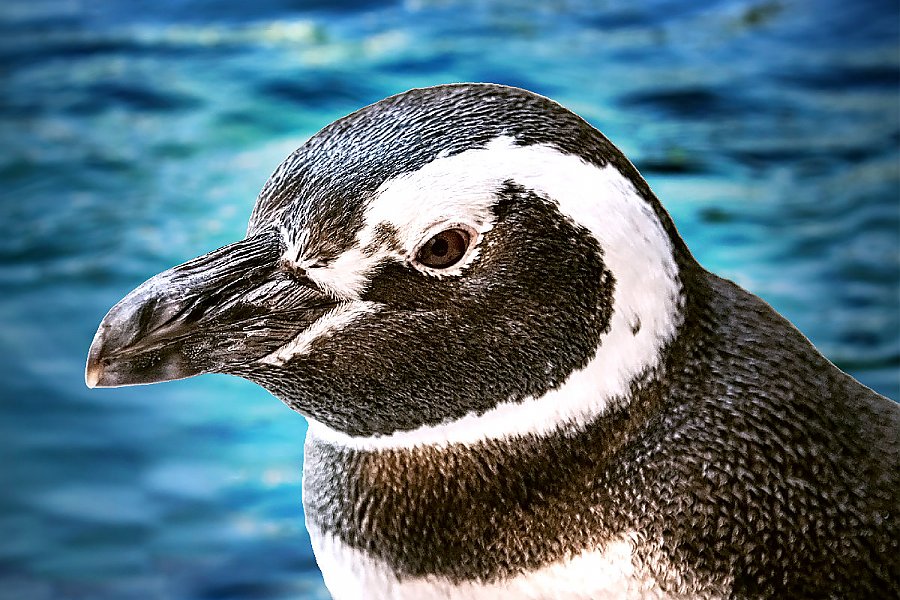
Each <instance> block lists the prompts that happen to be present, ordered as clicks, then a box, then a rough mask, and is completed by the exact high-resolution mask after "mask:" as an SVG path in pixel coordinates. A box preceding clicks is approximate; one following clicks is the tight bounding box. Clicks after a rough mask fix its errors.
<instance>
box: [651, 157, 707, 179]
mask: <svg viewBox="0 0 900 600" xmlns="http://www.w3.org/2000/svg"><path fill="white" fill-rule="evenodd" d="M634 166H635V167H637V170H638V171H640V172H641V173H643V174H644V175H705V174H709V173H711V172H712V170H713V169H712V168H711V167H710V165H709V164H707V163H704V162H701V161H697V160H693V159H690V158H687V157H659V158H654V157H648V158H642V159H640V160H637V161H635V163H634Z"/></svg>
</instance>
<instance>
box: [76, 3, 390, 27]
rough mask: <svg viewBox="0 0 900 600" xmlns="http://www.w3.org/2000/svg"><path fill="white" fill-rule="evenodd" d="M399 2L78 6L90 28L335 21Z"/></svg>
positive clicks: (86, 4)
mask: <svg viewBox="0 0 900 600" xmlns="http://www.w3.org/2000/svg"><path fill="white" fill-rule="evenodd" d="M399 3H400V0H299V1H298V0H255V1H253V2H221V1H219V0H191V1H189V2H186V1H184V0H160V1H158V2H149V3H145V4H142V5H141V9H140V10H135V7H134V3H133V2H131V0H106V1H104V2H96V3H85V4H83V5H81V16H82V18H84V19H86V20H87V21H88V22H89V23H90V24H91V25H92V26H94V27H113V26H118V25H122V24H129V23H138V22H139V23H159V24H171V23H186V24H198V23H203V24H208V23H222V24H230V23H247V22H252V21H268V20H275V19H290V18H294V17H298V16H309V15H313V14H320V15H326V16H328V17H330V18H335V17H338V16H341V15H353V14H359V13H362V12H365V11H371V10H379V9H385V8H390V7H392V6H396V5H398V4H399Z"/></svg>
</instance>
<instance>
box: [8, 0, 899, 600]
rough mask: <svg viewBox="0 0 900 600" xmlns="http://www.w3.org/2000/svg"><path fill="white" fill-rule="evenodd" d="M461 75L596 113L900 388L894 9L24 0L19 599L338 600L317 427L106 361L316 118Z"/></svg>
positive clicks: (883, 383)
mask: <svg viewBox="0 0 900 600" xmlns="http://www.w3.org/2000/svg"><path fill="white" fill-rule="evenodd" d="M451 81H492V82H499V83H505V84H511V85H516V86H521V87H525V88H528V89H531V90H533V91H536V92H539V93H541V94H544V95H547V96H550V97H552V98H554V99H556V100H558V101H559V102H561V103H563V104H564V105H566V106H568V107H570V108H571V109H573V110H575V111H576V112H578V113H579V114H581V115H582V116H583V117H585V118H586V119H587V120H589V121H590V122H591V123H593V124H594V125H596V126H597V127H598V128H600V129H601V130H602V131H603V132H604V133H606V135H607V136H608V137H610V138H611V139H612V140H613V142H614V143H616V144H617V145H619V147H620V148H622V149H623V150H624V151H625V153H626V154H627V155H628V156H629V157H630V158H631V159H632V160H633V161H634V162H635V163H636V164H637V166H638V168H639V169H640V170H641V171H642V172H643V173H644V175H645V176H646V178H647V179H648V180H649V181H650V184H651V186H652V187H653V188H654V189H655V191H656V193H657V195H659V197H660V198H661V199H662V201H663V203H664V204H665V205H666V206H667V208H668V209H669V211H670V212H671V213H672V215H673V217H674V218H675V222H676V223H677V224H678V226H679V229H680V231H681V233H682V235H683V237H684V238H685V239H686V241H687V243H688V245H689V246H690V247H691V248H692V249H693V251H694V254H695V255H696V256H697V258H698V259H699V260H700V262H701V263H703V264H704V265H705V266H706V267H707V268H709V269H711V270H714V271H716V272H717V273H719V274H721V275H724V276H726V277H729V278H731V279H734V280H735V281H737V282H738V283H739V284H741V285H743V286H744V287H746V288H748V289H749V290H751V291H753V292H755V293H756V294H758V295H760V296H762V297H763V298H764V299H766V300H767V301H768V302H770V303H771V304H772V305H774V306H775V308H776V309H778V310H779V311H781V312H782V313H783V314H784V315H786V316H787V317H788V318H789V319H791V320H792V321H793V322H794V323H795V324H796V325H797V326H798V327H799V328H800V329H801V330H802V331H803V332H804V333H805V334H806V335H807V336H808V337H809V338H810V339H811V340H812V341H813V342H814V343H815V344H816V345H817V346H818V347H819V348H820V349H821V350H822V351H823V352H824V353H825V354H826V355H827V356H828V357H829V358H831V360H833V361H834V362H836V363H837V364H838V365H839V366H841V367H842V368H843V369H845V370H847V371H849V372H850V373H852V374H853V375H854V376H856V377H857V378H859V379H860V380H862V381H863V382H864V383H865V384H867V385H869V386H871V387H872V388H874V389H875V390H877V391H879V392H881V393H882V394H886V395H888V396H890V397H891V398H893V399H895V400H897V399H898V398H900V374H898V373H900V285H898V284H900V177H898V171H900V168H898V165H900V161H898V158H900V5H898V4H897V2H896V0H887V1H883V2H878V1H858V2H847V1H846V0H815V1H813V0H711V1H704V2H686V1H680V0H650V1H647V2H638V1H636V0H607V1H596V2H587V1H584V2H580V1H575V0H572V1H569V0H548V1H546V2H539V3H537V2H526V1H524V0H523V1H519V2H516V1H495V2H479V1H476V0H470V1H466V0H406V1H379V0H369V1H365V0H359V1H356V2H353V1H343V2H340V1H335V2H329V1H327V0H308V1H305V2H304V1H299V0H298V1H294V2H292V1H289V0H254V1H253V2H246V1H237V0H236V1H232V2H213V1H211V0H194V1H188V0H157V1H155V2H147V3H143V2H132V1H129V0H3V4H2V7H0V82H2V88H0V148H2V151H0V224H2V227H3V233H2V235H0V597H2V598H4V599H5V598H9V599H16V600H19V599H38V600H39V599H44V598H54V599H55V598H85V599H88V598H89V599H107V598H110V599H112V598H116V599H118V598H140V599H152V598H179V599H180V598H189V599H195V598H196V599H226V598H267V599H269V598H271V599H274V598H324V597H326V592H325V591H324V588H323V587H322V584H321V579H320V576H319V574H318V571H317V569H316V566H315V561H314V559H313V557H312V553H311V551H310V547H309V540H308V537H307V534H306V532H305V529H304V525H303V515H302V509H301V505H300V473H301V462H302V449H303V447H302V442H303V437H304V432H305V423H304V420H303V419H302V417H300V416H299V415H297V414H295V413H293V412H292V411H290V410H289V409H287V408H286V407H284V406H283V405H282V404H281V403H280V402H279V401H278V400H276V399H275V398H273V397H271V396H269V395H268V394H267V393H266V392H264V391H263V390H262V389H260V388H258V387H255V386H253V385H251V384H248V383H246V382H243V381H240V380H238V379H235V378H228V377H221V376H204V377H200V378H196V379H193V380H188V381H183V382H174V383H167V384H164V385H157V386H152V387H138V388H125V389H118V390H95V391H89V390H88V389H86V388H85V386H84V383H83V368H84V359H85V355H86V353H87V349H88V346H89V344H90V341H91V337H92V335H93V333H94V330H95V328H96V326H97V324H98V323H99V321H100V319H101V318H102V317H103V315H104V313H105V312H106V310H107V309H108V308H109V307H110V306H112V305H113V304H114V303H115V302H117V301H118V300H119V299H120V298H121V297H122V296H124V295H125V294H126V293H127V292H128V291H130V290H131V289H132V288H133V287H134V286H136V285H137V284H139V283H140V282H142V281H143V280H144V279H146V278H148V277H149V276H151V275H153V274H155V273H157V272H159V271H161V270H163V269H165V268H167V267H169V266H172V265H174V264H176V263H180V262H182V261H184V260H186V259H188V258H192V257H194V256H196V255H199V254H202V253H204V252H207V251H209V250H212V249H214V248H216V247H219V246H222V245H224V244H226V243H229V242H232V241H235V240H237V239H239V238H241V237H242V236H243V234H244V229H245V226H246V219H247V217H248V216H249V213H250V210H251V207H252V205H253V201H254V198H255V196H256V194H257V192H258V190H259V189H260V187H261V186H262V184H263V182H264V181H265V180H266V178H267V177H268V175H269V174H270V173H271V171H272V170H273V169H274V168H275V167H276V166H277V165H278V163H279V162H280V161H281V160H282V158H283V157H284V156H285V155H287V154H288V153H289V152H290V151H291V150H293V149H294V148H295V147H296V146H298V145H299V144H300V143H301V142H302V141H303V140H304V139H305V138H306V137H308V136H310V135H311V134H312V133H314V132H315V131H316V130H318V129H319V128H321V127H322V126H324V125H326V124H327V123H328V122H330V121H332V120H333V119H335V118H337V117H340V116H342V115H343V114H345V113H347V112H349V111H352V110H354V109H356V108H358V107H360V106H362V105H364V104H368V103H371V102H374V101H377V100H379V99H381V98H382V97H384V96H387V95H390V94H394V93H397V92H400V91H403V90H406V89H408V88H410V87H417V86H425V85H431V84H437V83H443V82H451Z"/></svg>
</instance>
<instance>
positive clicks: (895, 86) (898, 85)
mask: <svg viewBox="0 0 900 600" xmlns="http://www.w3.org/2000/svg"><path fill="white" fill-rule="evenodd" d="M777 80H778V81H781V82H784V83H785V84H787V85H790V86H798V87H802V88H806V89H811V90H821V91H842V92H845V91H848V90H886V91H891V92H900V68H898V67H896V66H891V65H871V66H863V67H846V66H844V67H841V66H837V67H836V66H833V65H832V66H831V68H820V69H819V70H816V71H806V72H802V71H801V72H792V73H784V74H781V75H779V76H778V77H777Z"/></svg>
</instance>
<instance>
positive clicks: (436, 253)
mask: <svg viewBox="0 0 900 600" xmlns="http://www.w3.org/2000/svg"><path fill="white" fill-rule="evenodd" d="M470 239H471V236H470V235H469V232H468V231H466V230H464V229H455V228H454V229H447V230H445V231H442V232H440V233H439V234H437V235H436V236H434V237H433V238H431V239H430V240H428V241H427V242H425V244H424V245H423V246H422V247H421V248H419V252H418V253H417V254H416V260H417V261H418V262H419V263H421V264H423V265H425V266H426V267H431V268H432V269H445V268H447V267H452V266H453V265H455V264H456V263H458V262H459V260H460V259H461V258H462V257H463V255H464V254H465V253H466V249H467V248H468V247H469V241H470Z"/></svg>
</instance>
